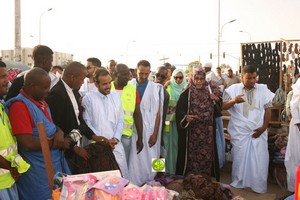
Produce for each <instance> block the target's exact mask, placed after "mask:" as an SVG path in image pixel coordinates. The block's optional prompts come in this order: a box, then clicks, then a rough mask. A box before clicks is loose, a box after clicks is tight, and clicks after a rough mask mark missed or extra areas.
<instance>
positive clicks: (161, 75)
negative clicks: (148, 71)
mask: <svg viewBox="0 0 300 200" xmlns="http://www.w3.org/2000/svg"><path fill="white" fill-rule="evenodd" d="M155 76H156V77H160V78H162V79H165V78H166V75H164V74H159V73H156V74H155Z"/></svg>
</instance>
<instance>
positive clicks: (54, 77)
mask: <svg viewBox="0 0 300 200" xmlns="http://www.w3.org/2000/svg"><path fill="white" fill-rule="evenodd" d="M27 72H29V70H26V71H23V72H21V73H19V74H18V75H17V78H18V77H20V76H23V75H24V76H25V74H26V73H27ZM48 74H49V77H50V79H51V84H50V89H51V88H53V86H54V85H55V84H56V83H57V82H58V81H59V77H57V76H56V75H55V74H53V73H52V72H48Z"/></svg>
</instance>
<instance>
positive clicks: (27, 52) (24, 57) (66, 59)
mask: <svg viewBox="0 0 300 200" xmlns="http://www.w3.org/2000/svg"><path fill="white" fill-rule="evenodd" d="M32 51H33V48H27V47H26V48H22V49H21V63H22V64H25V65H27V66H29V67H32V66H33V59H32ZM0 52H1V56H0V57H2V61H13V60H14V50H0ZM71 61H73V54H68V53H62V52H54V53H53V62H52V64H53V66H54V65H60V66H65V65H66V64H68V63H70V62H71Z"/></svg>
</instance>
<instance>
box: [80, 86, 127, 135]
mask: <svg viewBox="0 0 300 200" xmlns="http://www.w3.org/2000/svg"><path fill="white" fill-rule="evenodd" d="M82 106H83V107H84V108H85V111H84V112H83V119H84V120H85V122H86V124H87V125H88V126H89V127H90V128H91V129H92V130H93V132H94V133H95V134H96V135H98V136H103V137H106V138H107V139H111V138H114V137H115V138H117V139H118V140H121V136H122V134H123V125H124V122H123V119H124V111H123V108H122V102H121V98H120V95H119V94H118V93H117V92H116V91H111V93H110V94H108V95H103V94H102V93H101V92H99V91H90V92H88V93H87V94H86V95H85V96H84V97H83V99H82Z"/></svg>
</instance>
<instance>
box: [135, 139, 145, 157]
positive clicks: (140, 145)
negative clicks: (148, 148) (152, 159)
mask: <svg viewBox="0 0 300 200" xmlns="http://www.w3.org/2000/svg"><path fill="white" fill-rule="evenodd" d="M143 148H144V144H143V140H137V141H136V151H137V154H139V153H140V152H141V151H142V150H143Z"/></svg>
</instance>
